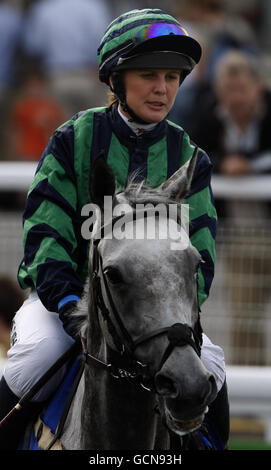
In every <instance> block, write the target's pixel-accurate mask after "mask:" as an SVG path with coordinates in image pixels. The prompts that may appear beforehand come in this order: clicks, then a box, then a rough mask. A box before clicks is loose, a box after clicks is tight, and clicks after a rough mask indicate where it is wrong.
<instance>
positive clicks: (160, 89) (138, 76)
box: [0, 9, 228, 449]
mask: <svg viewBox="0 0 271 470" xmlns="http://www.w3.org/2000/svg"><path fill="white" fill-rule="evenodd" d="M200 57H201V47H200V45H199V44H198V42H197V41H196V40H195V39H193V38H192V37H190V36H189V35H188V33H187V32H186V31H185V29H184V28H183V27H182V26H181V25H180V23H179V22H178V21H177V20H176V19H175V18H173V17H172V16H170V15H168V14H166V13H164V12H163V11H161V10H159V9H144V10H133V11H130V12H128V13H125V14H123V15H121V16H120V17H118V18H116V19H115V20H114V21H112V23H111V24H110V25H109V27H108V28H107V30H106V32H105V34H104V36H103V38H102V40H101V43H100V47H99V49H98V63H99V78H100V80H101V81H102V82H104V83H106V84H107V85H108V86H109V87H110V89H111V93H112V99H111V103H110V105H108V106H105V107H101V108H95V109H88V110H86V111H82V112H79V113H78V114H76V115H75V116H73V117H72V118H71V119H70V120H69V121H68V122H66V123H65V124H63V125H62V126H60V128H58V129H57V130H56V132H55V133H54V134H53V136H52V138H51V139H50V141H49V143H48V145H47V147H46V149H45V150H44V153H43V155H42V157H41V160H40V162H39V165H38V168H37V171H36V174H35V177H34V180H33V183H32V185H31V187H30V190H29V193H28V198H27V202H26V208H25V211H24V216H23V219H24V258H23V260H22V262H21V265H20V267H19V272H18V279H19V283H20V285H21V287H22V288H25V289H26V288H30V295H29V297H28V299H27V300H26V301H25V303H24V304H23V305H22V307H21V308H20V310H19V311H18V312H17V313H16V316H15V318H14V325H13V331H12V337H11V348H10V350H9V352H8V361H7V366H6V369H5V371H4V375H3V377H2V379H1V382H0V403H1V408H0V419H2V418H3V417H4V416H5V415H6V414H7V413H8V411H9V410H10V409H11V408H12V407H13V406H14V404H15V403H17V401H18V398H20V397H22V396H23V395H24V394H25V393H26V392H27V391H28V390H29V389H30V388H31V387H32V386H33V385H34V384H35V383H36V382H37V380H38V379H39V378H40V377H41V376H42V375H43V374H44V373H45V372H46V371H47V369H48V368H49V367H50V366H51V365H52V364H53V363H54V362H56V360H57V359H58V357H59V356H61V354H63V353H64V352H65V351H66V350H67V349H68V348H69V347H70V345H72V344H73V342H74V338H75V337H76V335H77V332H78V329H79V328H80V327H79V326H78V324H77V323H78V322H79V321H80V318H79V319H78V318H77V319H76V320H75V317H73V316H72V315H71V312H72V310H73V309H74V306H75V305H76V303H77V302H78V301H79V299H80V297H81V295H82V292H83V288H84V283H85V279H86V277H87V271H88V250H89V242H88V241H87V240H85V239H83V238H82V235H81V225H82V222H83V218H82V216H81V209H82V207H83V206H84V205H85V204H87V203H88V181H89V173H90V170H91V165H92V163H93V161H94V160H95V158H96V157H97V156H98V155H100V153H101V152H102V151H103V152H104V155H105V158H106V159H107V163H108V164H109V165H110V166H111V168H112V170H113V172H114V174H115V178H116V181H117V185H118V189H119V190H121V189H123V188H124V187H125V185H126V182H127V177H128V175H129V174H131V173H132V172H134V171H137V172H138V175H139V177H140V178H141V179H145V180H146V182H147V184H148V185H150V186H152V187H156V186H158V185H160V184H161V183H163V182H164V181H166V180H167V179H168V178H169V177H170V176H171V175H172V174H173V173H174V172H175V171H176V170H177V169H178V168H179V167H180V166H181V165H183V164H184V163H185V162H186V161H187V160H188V159H189V158H190V156H191V155H192V153H193V151H194V148H195V145H194V144H193V143H192V142H191V141H190V139H189V136H188V135H187V134H186V132H185V131H184V130H183V129H182V128H180V127H178V126H176V125H175V124H173V123H171V122H169V121H167V119H166V117H167V115H168V113H169V111H170V109H171V107H172V106H173V103H174V99H175V97H176V94H177V91H178V88H179V86H180V85H181V83H182V82H183V80H184V79H185V77H186V76H187V75H188V74H189V73H190V72H191V71H192V70H193V67H194V66H195V65H196V64H197V63H198V62H199V60H200ZM211 170H212V165H211V163H210V160H209V158H208V156H207V155H206V153H205V152H204V151H202V150H200V151H199V153H198V160H197V164H196V168H195V173H194V177H193V181H192V186H191V194H190V195H189V197H188V198H187V203H188V204H191V205H192V206H193V211H192V210H190V217H191V222H193V223H192V224H191V230H190V239H191V242H192V244H193V245H194V246H195V247H196V248H197V249H198V250H199V252H200V254H201V256H202V258H203V260H204V261H205V263H204V264H203V265H202V266H201V267H200V268H199V273H198V274H199V276H198V299H199V306H201V305H202V303H203V302H204V301H205V300H206V298H207V297H208V294H209V289H210V286H211V283H212V279H213V275H214V263H215V229H216V211H215V208H214V205H213V198H212V191H211V187H210V178H211ZM201 359H202V361H203V363H204V365H205V366H206V368H207V369H208V370H210V372H212V374H213V375H214V377H215V380H216V384H217V390H218V395H217V399H216V400H215V401H214V402H213V403H214V408H215V407H218V403H220V402H222V403H223V406H220V405H219V406H220V408H219V415H220V417H221V415H222V413H225V417H224V418H223V419H222V420H221V421H222V422H223V423H222V425H221V426H220V425H219V423H218V426H220V435H221V438H222V441H223V442H224V445H226V442H227V438H228V428H227V426H228V421H227V417H228V414H227V413H228V408H227V391H226V385H225V364H224V355H223V351H222V349H221V348H220V347H219V346H216V345H214V344H212V342H211V341H210V340H209V338H208V337H207V336H206V335H205V334H203V344H202V354H201ZM64 373H65V368H62V369H61V371H60V373H57V374H56V375H55V376H54V377H53V378H52V379H51V380H50V381H49V382H48V383H47V385H46V386H45V387H44V388H43V389H42V390H41V391H40V392H38V393H37V395H36V396H35V399H34V400H33V402H30V403H29V405H28V407H27V408H26V409H25V411H24V412H23V411H21V412H20V413H18V415H17V419H16V422H15V420H14V422H12V420H11V422H10V423H8V424H7V425H6V426H5V428H3V430H2V431H1V430H0V449H10V448H12V449H13V448H16V446H17V443H18V437H19V434H20V433H21V432H22V430H23V428H24V425H25V422H26V420H27V419H29V417H30V416H31V414H33V413H34V412H35V411H36V409H37V408H38V407H39V406H40V404H41V403H42V402H43V401H44V400H46V399H47V398H48V397H49V396H50V395H51V394H52V392H53V391H54V390H55V389H56V387H57V386H58V385H59V383H60V381H61V380H62V378H63V375H64ZM222 408H223V411H221V410H222ZM210 413H212V405H211V406H210ZM225 423H226V424H225Z"/></svg>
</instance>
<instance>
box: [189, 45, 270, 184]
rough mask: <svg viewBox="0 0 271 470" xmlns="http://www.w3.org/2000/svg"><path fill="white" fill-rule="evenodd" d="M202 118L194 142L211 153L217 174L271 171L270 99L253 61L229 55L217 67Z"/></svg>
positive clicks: (252, 59)
mask: <svg viewBox="0 0 271 470" xmlns="http://www.w3.org/2000/svg"><path fill="white" fill-rule="evenodd" d="M199 117H200V124H199V125H198V129H197V130H196V131H195V132H194V135H193V138H194V139H195V140H196V141H197V143H198V144H199V145H200V146H201V145H202V146H204V148H206V149H207V151H208V152H209V155H210V156H211V158H212V161H213V164H214V169H215V172H217V173H223V174H227V175H241V174H249V173H264V172H270V171H271V135H270V126H271V95H270V92H269V91H268V90H267V89H266V88H265V86H264V81H263V78H262V76H261V71H260V66H259V63H258V60H257V59H256V58H255V57H254V56H251V55H248V54H244V53H242V52H237V51H232V52H229V53H227V54H225V56H224V57H223V58H222V59H221V61H220V62H219V63H218V65H217V68H216V72H215V81H214V94H213V99H212V100H210V101H209V104H206V106H205V107H204V108H202V109H201V110H199Z"/></svg>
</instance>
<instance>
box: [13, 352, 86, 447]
mask: <svg viewBox="0 0 271 470" xmlns="http://www.w3.org/2000/svg"><path fill="white" fill-rule="evenodd" d="M80 364H81V356H78V357H77V358H76V360H75V361H74V362H73V363H72V365H71V367H70V368H69V370H68V372H67V373H66V375H65V377H64V379H63V380H62V382H61V384H60V386H59V387H58V389H57V391H56V392H55V394H54V395H53V397H52V398H51V400H50V401H49V403H48V405H47V407H46V410H45V411H44V412H43V414H42V421H43V422H44V423H45V424H46V425H47V426H48V427H49V428H50V430H51V432H52V433H53V434H55V431H56V429H57V426H58V423H59V421H60V418H61V416H62V413H63V410H64V407H65V404H66V401H67V399H68V397H69V394H70V392H71V389H72V386H73V383H74V381H75V378H76V376H77V373H78V371H79V367H80ZM22 448H23V442H22V443H21V445H20V447H19V449H22ZM29 450H41V449H40V448H39V446H38V442H37V439H36V437H35V434H34V430H33V429H32V432H31V437H30V442H29Z"/></svg>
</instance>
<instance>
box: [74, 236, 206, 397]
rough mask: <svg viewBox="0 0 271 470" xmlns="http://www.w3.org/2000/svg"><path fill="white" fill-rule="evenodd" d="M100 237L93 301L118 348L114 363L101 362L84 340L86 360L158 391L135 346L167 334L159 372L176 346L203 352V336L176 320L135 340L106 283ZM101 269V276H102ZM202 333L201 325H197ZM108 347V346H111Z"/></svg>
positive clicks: (94, 273)
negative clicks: (189, 347)
mask: <svg viewBox="0 0 271 470" xmlns="http://www.w3.org/2000/svg"><path fill="white" fill-rule="evenodd" d="M99 242H100V240H95V241H94V243H93V275H92V288H93V298H94V304H95V306H96V313H97V316H98V311H100V313H101V315H102V318H103V320H104V321H105V322H106V324H107V328H108V331H109V334H110V336H111V339H112V340H113V343H114V345H115V347H116V351H114V350H113V349H112V348H109V349H110V353H111V357H112V358H113V362H112V363H106V362H104V361H101V360H100V359H98V358H97V357H94V356H92V355H91V354H90V353H89V352H88V350H87V345H86V341H85V340H84V339H82V346H83V354H84V357H85V363H86V364H88V365H94V366H96V367H99V368H101V369H104V370H106V371H107V372H109V373H110V374H111V375H112V376H113V377H115V378H121V379H123V378H125V379H128V380H129V379H132V380H133V381H135V382H137V383H139V384H140V385H141V386H142V387H143V388H144V389H145V390H148V391H155V384H154V376H155V374H153V375H150V373H149V371H148V365H147V364H142V363H141V362H140V361H138V360H137V359H136V357H135V350H136V348H137V347H138V346H139V345H141V344H142V343H144V342H146V341H149V340H150V339H152V338H155V337H157V336H160V335H163V334H167V339H168V342H169V344H168V346H167V348H166V350H165V352H164V354H163V357H162V359H161V361H160V365H159V368H158V371H159V370H160V369H161V368H162V366H163V364H164V363H165V361H166V360H167V359H168V357H169V356H170V354H171V353H172V351H173V349H174V348H175V347H176V346H185V345H190V346H191V347H192V348H193V349H194V350H195V352H196V353H197V355H198V356H200V352H201V337H200V334H198V332H196V329H193V328H191V327H190V326H189V325H187V324H184V323H175V324H174V325H171V326H169V327H163V328H157V329H156V330H154V331H151V332H149V333H147V334H144V335H142V336H141V337H139V338H138V339H136V340H133V339H132V337H131V336H130V334H129V332H128V331H127V329H126V328H125V326H124V324H123V322H122V319H121V317H120V315H119V312H118V310H117V308H116V306H115V303H114V300H113V298H112V295H111V291H110V288H109V286H108V283H107V279H106V277H105V274H104V272H103V268H102V258H101V256H100V254H99V251H98V244H99ZM99 271H100V272H101V276H100V275H99ZM102 283H103V286H104V291H105V294H106V300H107V304H108V305H109V309H108V308H107V306H106V303H105V299H104V296H103V292H102ZM197 330H198V331H199V333H200V332H201V329H200V328H197ZM108 347H109V346H108Z"/></svg>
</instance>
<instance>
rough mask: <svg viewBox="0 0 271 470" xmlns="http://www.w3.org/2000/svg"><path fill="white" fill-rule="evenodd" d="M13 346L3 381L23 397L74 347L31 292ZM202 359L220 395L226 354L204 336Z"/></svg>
mask: <svg viewBox="0 0 271 470" xmlns="http://www.w3.org/2000/svg"><path fill="white" fill-rule="evenodd" d="M11 336H12V346H11V348H10V350H9V352H8V361H7V365H6V367H5V371H4V377H5V379H6V382H7V384H8V386H9V387H10V389H11V390H12V391H13V393H15V395H17V396H18V397H20V398H21V397H22V396H23V395H24V394H25V393H26V392H27V391H28V390H29V389H30V388H31V387H32V386H33V385H34V384H35V383H36V382H37V381H38V380H39V379H40V378H41V377H42V376H43V375H44V374H45V372H46V371H47V370H48V369H49V368H50V367H51V366H52V365H53V364H54V363H55V362H56V361H57V359H58V358H59V357H60V356H61V355H62V354H63V353H64V352H65V351H66V350H67V349H68V348H69V347H70V346H71V345H72V344H73V339H72V338H71V337H70V336H69V335H67V333H66V332H65V331H64V329H63V327H62V323H61V321H60V319H59V316H58V313H54V312H49V311H48V310H46V308H45V307H44V306H43V304H42V303H41V301H40V300H39V298H38V295H37V293H36V292H32V293H31V294H30V296H29V298H28V299H27V300H26V301H25V302H24V304H23V305H22V307H21V308H20V310H19V311H18V312H17V313H16V315H15V317H14V324H13V329H12V334H11ZM201 359H202V362H203V364H204V365H205V367H206V368H207V370H209V371H210V372H212V374H213V375H214V377H215V380H216V384H217V388H218V391H219V390H220V389H221V387H222V385H223V383H224V380H225V361H224V354H223V350H222V349H221V348H220V347H219V346H216V345H214V344H213V343H212V342H211V341H210V339H209V338H208V337H207V336H206V335H205V334H203V344H202V350H201ZM65 372H66V367H65V366H64V367H62V369H60V371H58V372H57V373H56V374H55V375H54V376H53V377H52V378H51V379H50V381H49V382H48V383H47V384H46V385H45V386H44V387H43V389H42V390H41V391H40V392H38V393H37V394H36V396H35V401H43V400H46V399H47V398H48V397H49V395H50V394H51V393H52V392H53V391H54V390H55V389H56V388H57V386H58V385H59V384H60V382H61V380H62V378H63V376H64V374H65Z"/></svg>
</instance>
